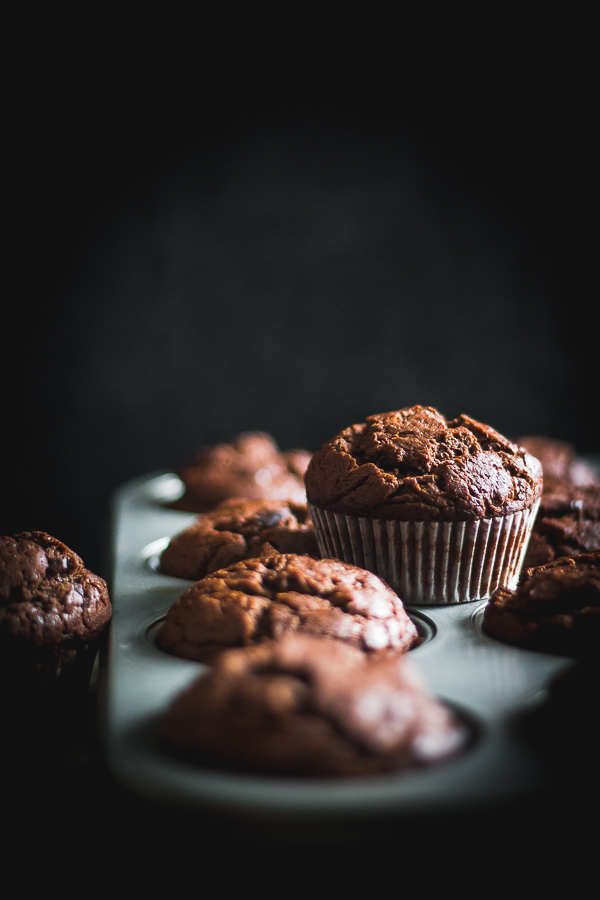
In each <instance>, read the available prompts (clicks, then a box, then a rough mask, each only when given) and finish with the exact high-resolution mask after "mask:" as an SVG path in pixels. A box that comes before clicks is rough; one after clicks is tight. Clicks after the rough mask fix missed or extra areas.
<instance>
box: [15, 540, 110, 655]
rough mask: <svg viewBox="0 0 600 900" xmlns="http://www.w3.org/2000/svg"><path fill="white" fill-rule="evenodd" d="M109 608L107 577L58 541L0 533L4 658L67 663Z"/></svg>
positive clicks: (97, 630)
mask: <svg viewBox="0 0 600 900" xmlns="http://www.w3.org/2000/svg"><path fill="white" fill-rule="evenodd" d="M111 613H112V607H111V603H110V598H109V595H108V589H107V586H106V582H105V581H104V580H103V579H102V578H100V577H99V576H98V575H94V574H93V573H92V572H90V571H89V570H88V569H86V568H85V566H84V564H83V561H82V560H81V558H80V557H79V556H78V555H77V554H76V553H74V552H73V550H70V549H69V548H68V547H67V546H66V545H65V544H63V543H62V542H61V541H59V540H57V539H56V538H54V537H52V536H51V535H49V534H46V533H45V532H42V531H32V532H22V533H21V534H18V535H14V536H7V535H5V536H0V644H1V646H2V651H3V662H5V663H8V664H12V663H14V662H23V663H27V661H30V662H33V663H34V664H35V665H36V666H38V667H46V666H48V667H52V666H53V665H55V664H59V663H64V662H68V661H69V659H70V658H71V657H72V656H73V654H74V652H75V650H76V648H77V647H80V646H82V645H83V644H85V643H86V642H88V641H91V640H93V639H94V638H96V637H97V636H98V635H99V634H100V632H101V631H102V629H103V628H104V626H105V625H106V624H107V622H108V621H109V619H110V617H111Z"/></svg>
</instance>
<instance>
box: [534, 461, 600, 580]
mask: <svg viewBox="0 0 600 900" xmlns="http://www.w3.org/2000/svg"><path fill="white" fill-rule="evenodd" d="M596 550H600V485H594V484H588V485H585V486H579V485H576V484H573V483H572V482H569V481H567V480H565V479H562V478H555V477H549V478H544V490H543V491H542V498H541V502H540V507H539V511H538V514H537V517H536V520H535V522H534V524H533V531H532V534H531V539H530V541H529V546H528V548H527V553H526V554H525V559H524V561H523V567H524V568H531V567H532V566H542V565H544V564H545V563H548V562H551V561H552V560H553V559H557V558H558V557H561V556H578V555H579V554H580V553H592V552H594V551H596Z"/></svg>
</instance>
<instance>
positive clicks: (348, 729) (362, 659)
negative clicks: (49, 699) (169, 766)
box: [161, 634, 468, 777]
mask: <svg viewBox="0 0 600 900" xmlns="http://www.w3.org/2000/svg"><path fill="white" fill-rule="evenodd" d="M161 736H162V740H163V742H164V746H165V747H166V748H167V749H168V750H169V751H171V752H173V753H175V754H177V755H179V756H182V757H184V758H185V759H187V760H189V761H192V762H195V763H199V764H204V765H213V766H217V767H218V768H224V769H235V770H242V771H250V772H261V773H263V774H273V775H294V776H312V777H319V776H364V775H375V774H379V773H384V772H393V771H397V770H402V769H407V768H412V767H419V766H425V765H432V764H434V763H438V762H441V761H442V760H444V759H446V758H448V757H451V756H453V755H455V754H456V753H457V752H459V751H460V750H461V749H463V748H464V747H465V745H466V742H467V739H468V732H467V729H466V728H465V726H464V725H462V724H461V723H460V722H459V721H458V720H457V719H456V717H455V716H454V715H453V714H452V713H451V712H450V711H449V709H448V708H446V707H445V706H444V705H442V704H441V703H440V702H438V701H437V700H435V699H434V698H432V697H431V696H429V695H428V694H427V692H426V691H425V690H424V688H423V686H422V685H421V683H420V680H419V679H418V678H417V677H416V675H415V673H414V672H413V670H412V669H411V667H410V666H409V664H408V663H407V662H406V660H405V659H404V658H400V657H397V656H379V655H375V656H373V655H371V656H369V655H368V654H365V653H363V652H361V651H360V650H358V649H356V648H354V647H351V646H349V645H347V644H343V643H340V642H339V641H332V640H330V639H328V638H323V637H314V636H309V635H300V634H289V635H287V636H286V637H285V638H284V639H283V640H282V641H280V642H274V641H268V642H267V643H263V644H261V645H260V646H256V647H247V648H243V649H238V650H229V651H227V652H226V653H223V654H222V655H221V656H220V658H219V659H218V660H217V662H216V664H215V666H214V668H213V669H212V670H211V671H210V672H209V673H207V674H205V675H202V676H201V677H200V678H198V679H197V680H196V681H195V682H194V683H193V684H192V685H191V686H190V687H189V688H188V689H187V690H186V691H185V692H184V693H183V694H181V695H180V696H179V697H177V698H176V699H175V701H174V702H173V704H172V705H171V707H170V708H169V710H168V712H167V714H166V716H165V718H164V721H163V724H162V731H161Z"/></svg>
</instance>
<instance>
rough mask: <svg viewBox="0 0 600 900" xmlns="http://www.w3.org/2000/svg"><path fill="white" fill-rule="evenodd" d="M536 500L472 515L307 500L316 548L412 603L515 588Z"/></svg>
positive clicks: (469, 598)
mask: <svg viewBox="0 0 600 900" xmlns="http://www.w3.org/2000/svg"><path fill="white" fill-rule="evenodd" d="M538 507H539V500H538V501H537V502H536V503H535V505H534V506H533V507H531V508H530V509H525V510H522V511H520V512H517V513H513V514H511V515H508V516H497V517H495V518H491V519H479V520H475V521H472V522H398V521H389V520H385V519H369V518H362V517H358V516H348V515H344V514H342V513H334V512H330V511H329V510H323V509H319V508H318V507H316V506H313V505H312V504H310V503H309V504H308V509H309V512H310V516H311V519H312V521H313V524H314V527H315V533H316V536H317V542H318V545H319V550H320V553H321V556H324V557H327V556H334V557H337V558H338V559H343V560H344V562H347V563H351V564H352V565H355V566H360V567H361V568H364V569H369V571H371V572H374V573H375V574H376V575H379V577H380V578H382V579H383V580H384V581H385V582H387V584H389V585H390V587H391V588H393V590H395V591H396V593H397V594H398V595H399V597H401V599H402V600H403V602H404V603H406V604H412V605H415V604H416V605H419V604H421V605H427V606H439V605H442V604H447V603H470V602H472V601H473V600H485V599H488V598H489V597H491V595H492V594H493V592H494V591H495V590H496V588H497V587H499V586H500V585H506V586H508V587H510V588H513V587H514V586H515V585H516V583H517V579H518V577H519V572H520V571H521V564H522V562H523V558H524V556H525V552H526V550H527V544H528V543H529V537H530V535H531V529H532V527H533V523H534V521H535V517H536V514H537V511H538Z"/></svg>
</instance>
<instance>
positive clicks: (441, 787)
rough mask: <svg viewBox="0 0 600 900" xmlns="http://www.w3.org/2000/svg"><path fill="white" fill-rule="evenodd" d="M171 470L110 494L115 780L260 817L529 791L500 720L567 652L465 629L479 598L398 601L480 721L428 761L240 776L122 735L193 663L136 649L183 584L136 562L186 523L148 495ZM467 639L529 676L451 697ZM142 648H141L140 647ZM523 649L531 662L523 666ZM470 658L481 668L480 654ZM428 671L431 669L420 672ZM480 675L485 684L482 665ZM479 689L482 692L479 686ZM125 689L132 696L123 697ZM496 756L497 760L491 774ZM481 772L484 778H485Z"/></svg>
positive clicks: (520, 756)
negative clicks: (334, 774)
mask: <svg viewBox="0 0 600 900" xmlns="http://www.w3.org/2000/svg"><path fill="white" fill-rule="evenodd" d="M171 476H172V473H164V472H155V473H149V474H147V475H144V476H140V477H138V478H135V479H132V480H131V481H129V482H126V483H125V484H124V485H122V486H121V488H119V489H118V490H117V491H116V492H115V494H114V496H113V529H112V532H113V533H112V543H113V546H112V552H113V572H112V578H111V579H110V581H111V597H112V600H113V606H114V610H115V615H114V619H113V623H112V626H111V634H110V641H109V647H108V658H107V684H106V709H105V716H104V729H105V745H106V755H107V762H108V764H109V767H110V769H111V770H112V772H113V774H114V775H115V777H117V778H118V779H119V780H120V781H121V782H122V783H123V784H125V786H127V787H129V788H130V789H132V790H134V791H137V792H141V793H143V794H145V795H150V796H153V797H155V798H156V799H164V800H168V801H169V802H175V803H178V804H182V805H186V806H190V805H192V806H199V807H201V806H204V805H206V804H213V805H214V804H216V805H218V806H220V807H222V809H223V810H226V809H228V808H234V807H235V808H243V809H245V810H246V811H254V812H260V813H261V814H267V813H268V814H272V815H275V814H277V813H280V814H283V813H284V812H285V814H286V815H298V816H302V815H304V814H306V813H309V812H310V814H319V815H324V816H329V815H337V814H345V813H347V812H348V811H349V810H352V811H354V812H358V813H360V812H367V811H377V810H380V811H383V810H390V809H393V810H394V811H395V812H396V813H399V812H400V813H401V812H407V813H408V812H410V811H413V812H414V811H415V810H419V809H422V810H425V809H429V808H431V807H437V808H439V807H445V808H454V807H456V806H462V805H464V804H465V803H469V802H470V803H478V804H479V803H486V802H490V801H492V800H493V798H494V797H496V798H500V797H502V796H505V795H510V794H515V793H516V794H520V793H523V792H527V791H530V790H534V789H535V788H536V787H537V785H538V783H539V775H540V773H539V772H537V771H536V767H535V765H534V764H533V762H532V759H531V758H530V754H529V753H528V752H523V748H521V747H519V746H517V744H516V743H515V741H514V740H512V739H511V737H510V735H509V733H508V730H507V729H506V728H505V727H504V725H505V722H506V719H507V717H508V716H509V715H510V713H511V712H515V711H519V710H520V709H524V708H525V707H526V705H527V703H530V702H531V698H532V697H533V696H536V695H538V694H539V693H540V691H542V689H543V688H544V686H545V684H547V682H548V680H549V678H550V677H551V675H552V674H553V673H558V672H559V671H560V670H561V669H563V668H567V667H568V666H569V665H571V664H572V660H571V659H570V658H567V657H552V656H551V655H549V654H545V655H544V657H545V658H544V659H543V663H540V661H539V660H540V657H541V655H540V654H539V653H534V652H533V651H525V650H522V649H517V648H514V647H511V646H509V645H505V644H501V643H500V642H496V641H494V639H493V638H491V637H488V636H487V635H480V634H477V631H476V629H475V628H474V627H473V615H474V613H475V612H476V609H477V608H480V607H482V606H484V605H485V603H483V604H482V603H481V602H479V604H478V606H477V607H476V609H475V610H474V609H473V606H474V604H475V603H477V601H473V602H471V603H462V604H455V605H448V606H435V607H432V606H426V607H420V606H408V605H407V612H408V613H409V614H411V613H413V614H417V615H419V616H424V617H425V618H427V619H429V620H430V621H432V622H433V624H434V626H435V628H436V632H437V633H436V635H435V638H434V639H432V640H429V641H426V642H424V643H423V644H422V645H421V646H420V647H418V648H415V650H413V651H411V653H410V655H411V658H414V660H415V664H416V667H417V668H418V669H420V670H421V674H422V676H424V680H425V683H426V685H427V687H428V688H429V690H430V692H431V693H433V694H434V695H435V696H438V698H439V699H442V700H446V702H448V703H449V704H450V705H458V706H459V707H462V708H464V710H465V712H466V714H467V716H468V717H471V718H472V719H473V720H474V721H476V722H478V721H480V722H481V724H482V735H481V738H480V740H479V741H478V742H476V746H474V747H473V748H471V749H470V750H467V751H465V753H463V754H459V755H458V756H457V757H454V758H452V759H449V760H446V761H443V762H441V763H439V764H436V765H435V766H431V767H427V768H424V769H416V770H411V771H405V772H400V773H397V774H393V775H386V776H378V777H377V778H374V779H373V778H368V779H335V780H333V779H326V780H323V779H281V778H279V777H276V776H254V775H248V776H246V775H243V774H241V773H233V772H231V773H223V772H218V773H217V770H213V769H202V768H197V767H193V766H190V764H182V763H180V762H179V761H176V760H172V759H171V758H170V757H167V756H166V755H163V754H161V753H158V754H156V755H153V751H152V749H151V747H150V746H149V745H148V744H147V743H144V741H141V742H140V741H139V740H134V739H132V733H133V732H134V731H136V729H137V732H138V733H143V731H144V727H146V726H148V725H149V724H150V723H151V722H152V721H154V720H155V719H156V717H157V716H159V715H160V714H161V711H162V710H164V708H165V707H166V705H167V703H168V702H169V701H170V698H171V697H173V696H174V695H175V693H177V692H178V691H179V690H181V689H182V688H183V686H184V685H185V684H187V683H188V682H189V681H190V680H191V678H192V677H195V674H196V673H197V672H198V671H199V669H198V667H199V666H201V665H202V664H200V663H194V662H191V661H187V660H180V659H178V658H176V657H171V656H170V655H168V654H164V653H163V652H162V651H160V650H158V648H154V649H155V651H156V654H158V655H159V656H160V657H165V659H163V660H161V662H160V664H159V663H158V659H157V656H156V654H154V655H153V654H152V653H148V652H147V645H148V643H149V642H148V638H147V636H146V632H145V628H148V627H150V626H151V625H152V623H153V622H154V621H155V620H156V619H157V618H159V616H160V615H163V614H164V612H165V611H166V610H165V604H166V606H167V608H168V606H169V605H170V604H171V603H172V602H173V601H174V600H175V599H176V597H177V596H178V595H179V593H182V592H183V590H185V589H186V587H185V586H186V585H187V584H191V583H193V582H186V581H185V580H184V579H175V578H173V577H171V576H165V575H162V574H161V573H158V572H156V571H153V570H152V569H151V568H150V566H148V565H146V564H145V563H144V561H143V552H144V548H147V547H148V545H150V544H151V543H152V542H155V543H156V542H157V541H159V540H160V539H163V540H164V537H165V534H169V535H170V536H172V535H174V534H175V533H177V532H178V531H180V530H182V529H183V528H184V527H186V517H187V521H190V520H193V519H195V518H196V514H193V513H185V512H182V511H178V510H172V509H169V508H168V507H167V506H166V505H164V503H157V502H156V501H157V495H158V494H160V492H161V491H163V490H164V489H165V485H167V483H168V479H169V478H171ZM140 560H142V564H140ZM144 623H145V624H144ZM140 635H141V639H140ZM467 635H468V636H469V637H467ZM483 638H484V639H485V640H483ZM478 643H479V644H480V645H485V647H486V648H488V649H489V648H490V647H491V646H494V647H495V650H494V651H493V652H492V654H491V655H492V657H493V659H494V660H495V661H496V662H498V661H499V660H500V661H501V665H500V668H501V669H502V668H504V669H506V668H507V667H508V669H510V668H511V665H512V664H513V663H514V661H515V660H516V659H519V658H521V659H522V660H523V661H524V665H525V666H526V667H529V668H530V669H531V678H530V679H529V680H528V679H527V678H525V679H524V681H523V684H521V685H520V686H519V685H517V686H516V687H515V685H513V686H512V688H511V690H512V692H513V699H512V702H511V703H510V704H508V705H507V704H506V703H505V704H498V703H496V704H492V708H487V709H486V704H485V703H484V702H482V696H479V697H478V698H477V702H474V698H473V696H471V697H469V696H468V691H467V692H466V694H465V696H464V697H463V698H461V696H460V690H461V685H460V681H461V679H460V677H458V679H457V678H456V675H457V673H456V672H450V670H449V669H448V660H450V659H452V658H453V654H455V653H456V652H457V647H460V646H461V644H462V645H464V646H463V656H464V657H465V659H466V661H467V662H469V660H468V658H469V657H470V656H473V658H475V657H477V654H478V653H479V652H480V651H479V650H477V646H478ZM143 644H145V645H146V650H145V651H144V650H142V649H141V647H142V645H143ZM413 654H414V657H413ZM515 654H517V656H515ZM533 657H535V658H536V659H537V660H538V661H537V662H535V663H532V658H533ZM463 662H464V660H463ZM472 663H473V659H471V661H470V663H469V665H471V668H472ZM478 664H479V665H481V659H479V662H478ZM467 668H469V666H467ZM488 668H489V667H488ZM492 668H493V666H492ZM158 669H160V672H159V671H158ZM154 670H156V671H154ZM444 670H446V674H447V675H448V673H449V672H450V674H451V675H452V677H450V678H449V679H446V682H447V686H448V687H449V691H445V690H444V683H443V682H444V680H445V679H444V677H443V673H444ZM434 672H435V673H437V674H436V677H434V678H432V673H434ZM459 674H460V673H459ZM485 674H486V677H488V680H489V676H490V672H489V671H488V672H486V673H485ZM496 674H497V673H496ZM491 675H492V676H494V673H493V672H492V673H491ZM463 680H464V679H463ZM159 682H160V688H159V689H157V684H158V683H159ZM525 682H528V683H527V684H525ZM472 687H473V685H472ZM484 687H485V686H484ZM488 687H489V685H488ZM524 687H525V688H526V689H523V688H524ZM463 688H464V685H463ZM480 688H481V685H480ZM479 694H480V695H481V694H482V691H481V690H480V691H479ZM136 695H137V697H138V702H137V703H136V702H135V701H134V697H135V696H136ZM483 699H485V690H483ZM465 701H466V702H465ZM488 706H489V704H488ZM507 706H508V708H507ZM500 759H503V764H502V766H501V767H500V768H501V769H502V771H500V772H499V771H498V760H500ZM494 761H495V762H494ZM492 769H493V770H494V772H493V774H494V778H492V777H491V775H492ZM492 782H494V783H492ZM452 784H454V787H452ZM275 785H277V787H276V786H275ZM300 794H302V798H301V797H300Z"/></svg>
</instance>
